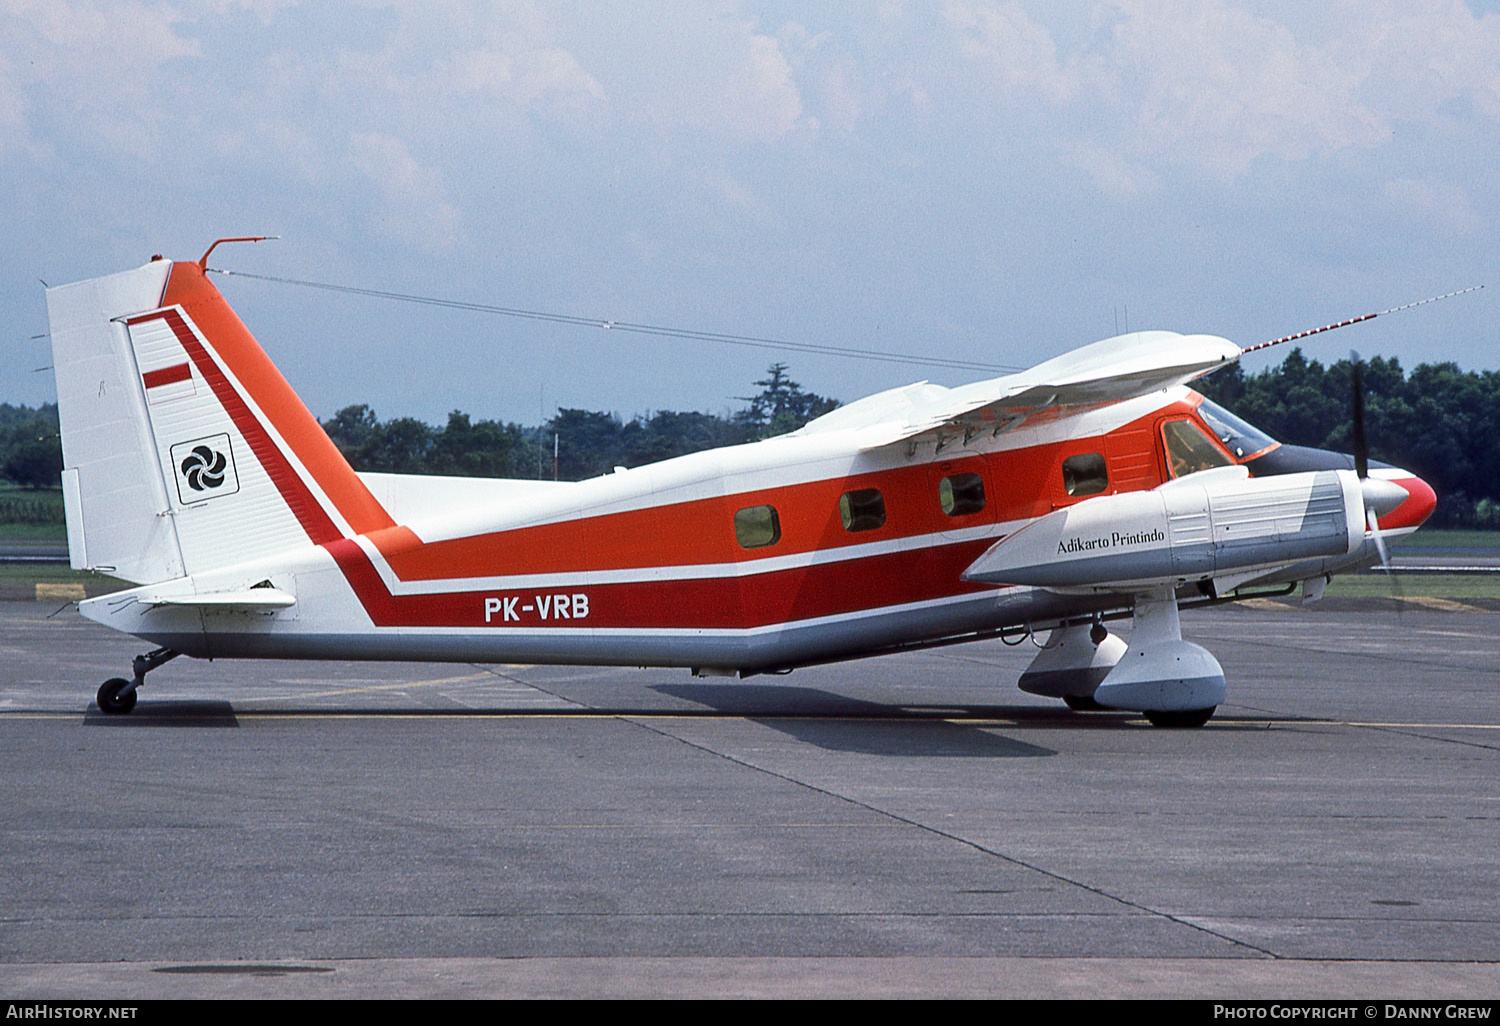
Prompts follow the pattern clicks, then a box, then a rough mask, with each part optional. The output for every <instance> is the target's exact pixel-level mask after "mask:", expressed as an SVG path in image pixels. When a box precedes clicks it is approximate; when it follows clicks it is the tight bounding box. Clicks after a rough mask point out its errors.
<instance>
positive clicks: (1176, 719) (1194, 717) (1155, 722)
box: [1146, 705, 1218, 727]
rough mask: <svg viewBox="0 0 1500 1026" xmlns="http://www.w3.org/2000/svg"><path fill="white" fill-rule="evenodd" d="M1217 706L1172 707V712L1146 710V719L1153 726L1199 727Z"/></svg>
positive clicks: (1206, 720)
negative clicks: (1202, 707)
mask: <svg viewBox="0 0 1500 1026" xmlns="http://www.w3.org/2000/svg"><path fill="white" fill-rule="evenodd" d="M1217 708H1218V706H1216V705H1212V706H1209V707H1208V708H1207V709H1174V710H1173V711H1172V712H1148V713H1146V719H1147V720H1149V721H1150V722H1151V726H1153V727H1201V726H1203V725H1204V724H1205V723H1207V722H1208V720H1209V717H1211V716H1213V714H1214V710H1215V709H1217Z"/></svg>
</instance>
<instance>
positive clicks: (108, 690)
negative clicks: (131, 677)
mask: <svg viewBox="0 0 1500 1026" xmlns="http://www.w3.org/2000/svg"><path fill="white" fill-rule="evenodd" d="M127 688H129V690H128V691H127V690H126V689H127ZM94 701H96V702H97V703H99V711H100V712H103V713H109V714H110V715H111V716H124V715H125V714H126V713H128V712H129V711H130V710H132V709H134V708H135V688H132V687H130V681H128V680H126V679H125V678H124V677H114V678H111V679H110V680H107V681H105V682H104V683H103V684H100V685H99V693H98V694H97V695H95V696H94Z"/></svg>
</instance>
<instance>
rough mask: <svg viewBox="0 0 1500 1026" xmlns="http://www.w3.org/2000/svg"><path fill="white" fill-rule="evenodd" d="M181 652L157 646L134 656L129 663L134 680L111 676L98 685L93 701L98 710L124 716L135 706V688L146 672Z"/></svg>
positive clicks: (169, 660) (139, 684)
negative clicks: (143, 653) (96, 704)
mask: <svg viewBox="0 0 1500 1026" xmlns="http://www.w3.org/2000/svg"><path fill="white" fill-rule="evenodd" d="M181 654H182V653H180V652H178V651H176V650H175V649H170V648H158V649H156V650H154V651H151V652H147V653H146V654H145V655H138V656H136V657H135V659H134V660H133V661H132V662H131V664H130V668H131V670H132V672H133V673H134V674H135V679H134V680H126V679H125V678H124V677H112V678H111V679H109V680H107V681H105V682H104V683H103V684H100V685H99V693H98V694H97V695H95V696H94V701H95V702H97V703H98V704H99V711H100V712H102V713H108V714H109V715H111V716H124V715H125V714H126V713H128V712H129V711H130V710H132V709H134V708H135V693H136V689H137V688H139V687H140V686H141V685H142V684H144V683H146V674H148V673H150V672H151V671H152V670H154V669H156V668H157V667H158V666H160V665H161V664H162V663H166V662H171V661H172V660H173V659H176V658H177V657H178V656H179V655H181Z"/></svg>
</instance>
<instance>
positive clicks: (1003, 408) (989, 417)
mask: <svg viewBox="0 0 1500 1026" xmlns="http://www.w3.org/2000/svg"><path fill="white" fill-rule="evenodd" d="M1239 357H1240V347H1239V346H1237V345H1235V344H1234V343H1233V342H1230V341H1229V340H1228V339H1223V338H1219V337H1218V336H1216V335H1179V334H1178V333H1176V332H1174V331H1138V332H1133V333H1131V334H1129V335H1120V336H1117V337H1115V338H1107V339H1105V340H1103V341H1102V342H1095V343H1093V344H1092V345H1087V346H1084V347H1083V348H1081V349H1075V350H1074V351H1072V352H1070V353H1065V354H1063V355H1062V356H1059V357H1055V358H1054V359H1051V360H1048V361H1046V362H1045V363H1040V364H1037V365H1036V366H1035V367H1032V368H1031V369H1030V370H1026V371H1022V372H1021V373H1019V374H1011V375H1007V376H1005V377H1000V378H992V379H990V380H988V381H979V382H975V383H974V384H972V385H964V386H961V387H959V388H943V387H942V386H939V385H931V384H928V383H926V382H921V383H919V384H916V385H909V386H907V387H905V388H899V389H893V390H891V391H888V392H881V393H879V394H878V395H873V396H870V397H869V398H867V399H862V400H860V401H859V402H856V403H851V404H850V405H849V406H845V407H843V408H841V409H838V410H835V411H833V412H832V413H829V414H827V415H825V416H823V417H819V418H818V419H817V420H814V421H812V422H811V423H810V424H808V425H807V426H806V427H805V428H803V429H802V430H803V431H804V432H807V433H812V432H818V431H832V430H847V429H868V431H869V433H870V437H869V439H868V440H867V441H866V442H865V444H864V446H863V447H864V448H867V449H873V448H878V447H880V446H884V445H890V444H892V443H894V442H900V441H907V440H913V439H915V438H917V437H918V436H920V435H934V434H935V435H937V436H939V440H940V441H942V440H944V439H946V438H948V437H950V436H953V435H958V434H962V435H963V436H964V438H965V440H967V439H970V438H973V437H974V436H975V435H976V434H978V433H980V432H982V431H989V432H991V433H993V434H999V433H1000V432H1001V431H1005V430H1008V429H1010V428H1012V427H1015V426H1016V425H1018V424H1020V423H1021V422H1022V421H1025V420H1028V419H1029V420H1033V421H1034V420H1035V419H1036V418H1037V417H1038V415H1041V414H1046V415H1048V416H1054V417H1056V416H1067V415H1069V414H1071V413H1076V412H1080V411H1082V410H1086V409H1093V408H1095V407H1099V406H1104V405H1107V404H1109V403H1117V402H1124V401H1125V400H1127V399H1134V398H1136V397H1137V396H1142V395H1149V394H1150V393H1152V392H1156V391H1159V390H1160V389H1164V388H1171V387H1173V386H1175V385H1181V384H1185V383H1187V382H1189V381H1193V380H1195V379H1197V378H1201V377H1202V376H1203V375H1205V374H1208V373H1210V372H1211V371H1215V370H1218V369H1219V368H1220V367H1223V366H1226V365H1227V364H1229V363H1232V362H1233V361H1235V360H1238V359H1239Z"/></svg>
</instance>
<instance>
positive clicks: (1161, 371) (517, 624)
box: [47, 240, 1436, 727]
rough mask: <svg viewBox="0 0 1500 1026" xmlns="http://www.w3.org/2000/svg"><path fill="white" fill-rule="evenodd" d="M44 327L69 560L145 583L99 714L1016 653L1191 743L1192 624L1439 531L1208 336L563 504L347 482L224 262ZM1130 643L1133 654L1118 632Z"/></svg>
mask: <svg viewBox="0 0 1500 1026" xmlns="http://www.w3.org/2000/svg"><path fill="white" fill-rule="evenodd" d="M220 241H221V242H222V241H239V240H220ZM217 245H219V243H218V242H216V243H214V246H217ZM212 251H213V247H212V246H211V247H210V248H209V252H210V253H211V252H212ZM47 306H48V316H49V320H50V326H51V340H52V347H53V353H54V366H55V372H56V377H57V395H58V415H59V419H60V421H61V433H62V447H63V460H64V469H63V472H62V487H63V497H64V508H65V512H66V521H67V535H68V549H69V555H70V562H71V564H72V566H73V567H75V568H77V569H83V570H94V571H98V572H101V573H107V574H112V575H114V576H115V577H118V578H122V579H124V580H125V581H127V582H130V583H131V584H132V585H133V587H131V588H129V589H128V590H124V591H120V592H116V593H114V594H109V595H105V596H102V597H98V598H93V599H89V600H86V601H83V602H81V603H80V604H79V610H80V612H81V613H82V614H83V615H84V616H86V617H88V618H89V619H91V620H95V621H97V622H99V623H101V624H104V625H106V626H108V627H111V628H113V629H115V630H118V631H123V632H125V633H126V634H131V635H134V636H136V637H139V638H141V639H143V640H145V641H147V642H149V643H151V644H153V645H155V646H157V647H156V648H154V649H153V650H152V651H150V652H147V653H144V654H142V655H139V656H137V657H136V658H135V659H134V661H133V664H132V673H131V676H130V677H128V678H124V677H121V678H113V679H111V680H108V681H106V682H104V684H102V685H101V686H100V688H99V690H98V693H97V696H96V701H97V704H98V707H99V709H100V710H102V711H103V712H105V713H109V714H125V713H129V712H130V711H131V709H132V708H134V707H135V705H136V699H137V693H138V691H139V689H140V688H141V686H142V685H143V684H144V683H145V678H146V675H147V673H149V672H151V671H152V670H154V669H156V668H157V667H159V666H161V665H162V664H163V663H165V662H167V661H168V660H171V659H173V658H175V657H177V656H178V655H189V656H193V657H195V658H199V659H226V658H277V659H338V660H410V661H444V660H448V661H462V662H476V663H485V662H515V663H530V664H542V663H567V664H584V665H622V666H639V667H676V668H685V669H687V670H690V671H691V672H692V673H693V674H695V675H698V676H739V677H748V676H751V675H754V674H761V673H785V672H789V671H791V670H793V669H795V668H798V667H806V666H811V665H817V664H822V663H829V662H834V661H839V660H849V659H856V658H861V657H867V656H878V655H883V654H889V653H894V652H901V651H908V650H912V649H919V648H924V647H932V646H938V645H948V644H955V643H959V642H964V641H974V640H982V639H993V638H996V637H999V638H1002V639H1004V640H1006V641H1008V642H1011V643H1013V644H1019V643H1021V642H1022V641H1025V640H1027V639H1030V640H1031V642H1032V644H1033V645H1034V646H1035V648H1036V655H1035V657H1034V659H1033V660H1032V662H1031V664H1030V666H1029V667H1028V668H1027V669H1026V671H1025V672H1024V673H1022V675H1021V677H1020V680H1019V686H1020V688H1021V689H1022V690H1023V691H1026V692H1028V693H1032V694H1036V695H1042V696H1048V697H1051V698H1056V699H1060V700H1062V701H1063V702H1065V703H1066V704H1067V705H1068V706H1069V707H1071V708H1073V709H1075V710H1080V711H1082V710H1091V709H1116V710H1127V711H1131V712H1135V713H1139V714H1142V715H1143V716H1144V717H1145V718H1146V719H1147V720H1148V721H1150V722H1151V723H1152V724H1154V725H1156V726H1161V727H1196V726H1201V725H1202V724H1204V723H1206V722H1207V721H1208V719H1209V718H1210V717H1211V716H1212V715H1213V712H1214V710H1215V709H1216V708H1217V707H1218V706H1219V705H1220V704H1221V703H1222V702H1223V701H1224V699H1225V694H1226V683H1225V678H1224V673H1223V670H1222V668H1221V667H1220V665H1219V663H1218V661H1217V660H1216V659H1215V658H1214V657H1213V655H1212V654H1211V653H1209V652H1208V651H1207V650H1206V649H1204V648H1203V647H1202V646H1199V645H1196V644H1194V643H1192V642H1190V641H1186V640H1184V639H1183V637H1182V631H1181V625H1180V620H1179V615H1178V614H1179V609H1180V608H1182V607H1191V606H1196V605H1202V604H1212V603H1216V602H1223V601H1232V600H1235V599H1237V598H1243V597H1246V596H1249V595H1254V594H1267V593H1269V592H1270V591H1271V590H1274V592H1275V593H1277V594H1290V593H1291V592H1292V591H1294V590H1295V589H1296V588H1297V587H1298V586H1299V585H1300V587H1301V589H1302V593H1303V598H1304V601H1310V600H1316V599H1317V598H1318V597H1320V596H1321V595H1322V593H1323V589H1324V586H1325V585H1326V584H1327V582H1328V581H1329V580H1330V579H1331V578H1332V576H1333V575H1334V574H1338V573H1345V572H1350V571H1353V570H1356V569H1360V568H1364V567H1367V566H1371V565H1373V564H1374V563H1376V562H1377V561H1384V558H1385V555H1384V553H1385V543H1386V540H1387V539H1390V538H1393V537H1399V536H1401V535H1404V534H1408V533H1410V532H1411V531H1414V530H1416V529H1417V528H1418V527H1419V526H1420V525H1421V524H1422V523H1423V521H1425V520H1426V519H1427V518H1428V516H1429V515H1430V514H1431V513H1432V511H1433V508H1434V505H1435V503H1436V496H1435V495H1434V493H1433V490H1432V488H1431V487H1430V486H1428V484H1427V483H1426V482H1424V481H1423V480H1421V479H1420V478H1419V477H1418V476H1417V475H1415V474H1413V473H1410V472H1409V471H1405V470H1402V469H1400V468H1396V467H1390V466H1385V465H1382V464H1376V463H1371V462H1369V461H1368V458H1367V456H1366V455H1365V454H1364V452H1363V442H1362V440H1361V441H1360V442H1359V443H1358V444H1357V446H1356V449H1357V450H1359V451H1357V452H1356V453H1355V454H1354V456H1353V457H1351V456H1349V455H1345V454H1341V453H1334V452H1326V451H1322V450H1316V449H1307V448H1299V447H1295V446H1290V445H1282V444H1280V443H1278V442H1277V441H1275V440H1274V439H1272V438H1271V437H1269V436H1268V435H1266V434H1265V433H1263V432H1261V431H1260V430H1258V429H1256V428H1255V427H1253V426H1252V425H1250V424H1248V423H1246V422H1245V421H1243V420H1241V419H1240V418H1238V417H1235V416H1234V415H1233V414H1231V413H1229V412H1228V411H1226V410H1224V409H1222V408H1221V407H1219V406H1217V405H1215V404H1214V403H1213V402H1210V401H1208V400H1207V399H1205V398H1204V397H1203V396H1202V395H1200V394H1198V393H1197V392H1195V391H1193V390H1192V389H1191V388H1190V387H1188V386H1189V383H1190V382H1192V381H1194V380H1196V379H1198V378H1200V377H1202V376H1203V375H1206V374H1209V373H1211V372H1213V371H1215V370H1219V369H1221V368H1223V367H1226V366H1228V365H1229V364H1232V363H1234V362H1235V361H1236V360H1238V359H1239V358H1240V356H1241V355H1242V353H1243V352H1246V351H1248V350H1242V349H1241V348H1240V347H1239V346H1237V345H1235V344H1234V343H1232V342H1230V341H1228V340H1227V339H1223V338H1219V337H1216V336H1212V335H1201V334H1197V335H1181V334H1177V333H1175V332H1170V331H1137V332H1132V333H1129V334H1125V335H1121V336H1118V337H1114V338H1109V339H1105V340H1103V341H1101V342H1096V343H1094V344H1092V345H1087V346H1084V347H1082V348H1080V349H1077V350H1075V351H1073V352H1070V353H1067V354H1065V355H1063V356H1059V357H1057V358H1055V359H1050V360H1047V361H1046V362H1044V363H1041V364H1039V365H1037V366H1035V367H1032V368H1031V369H1029V370H1026V371H1023V372H1021V373H1018V374H1011V375H1006V376H1003V377H998V378H994V379H992V380H987V381H980V382H976V383H973V384H969V385H964V386H961V387H956V388H946V387H942V386H938V385H933V384H929V383H926V382H921V383H918V384H913V385H908V386H905V387H901V388H895V389H891V390H889V391H885V392H881V393H878V394H876V395H872V396H869V397H867V398H864V399H861V400H858V401H857V402H852V403H849V404H848V405H846V406H843V407H840V408H838V409H836V410H834V411H833V412H831V413H828V414H826V415H824V416H822V417H819V418H817V419H816V420H813V421H811V422H809V423H808V424H807V425H806V426H804V427H802V428H801V429H799V430H796V431H793V432H791V433H789V434H785V435H782V436H779V437H775V438H770V439H767V440H764V441H759V442H753V443H749V444H744V445H736V446H731V447H727V448H721V449H716V450H711V451H707V452H699V453H693V454H690V455H686V456H680V457H677V458H674V459H669V460H665V461H663V462H660V463H656V464H652V465H649V466H643V467H638V468H634V469H624V468H617V469H616V471H615V472H614V473H611V474H607V475H604V476H601V477H596V478H593V479H591V480H586V481H578V482H554V481H527V480H499V479H476V478H453V477H435V476H422V475H396V474H384V473H363V472H356V471H355V470H354V469H353V468H351V466H350V465H349V463H348V461H347V460H346V459H345V458H344V456H343V455H342V453H341V452H340V451H339V449H338V448H337V447H336V446H335V445H334V443H333V442H332V441H331V440H330V439H329V437H328V435H327V434H326V433H325V432H324V431H323V429H322V427H321V425H320V424H319V423H318V421H317V419H316V418H315V417H314V416H313V415H312V414H311V413H310V412H309V411H308V409H307V407H306V406H305V405H303V403H302V401H301V400H300V399H298V397H297V395H296V393H295V392H294V391H293V390H292V387H291V386H290V385H289V384H288V383H287V382H286V380H285V379H284V378H283V377H282V375H281V374H280V372H279V371H278V370H277V369H276V367H275V366H274V365H273V364H272V362H271V360H270V359H269V357H268V356H267V355H266V353H265V352H264V351H263V350H262V349H261V347H260V345H259V344H258V343H257V342H256V341H255V339H254V337H253V336H252V335H251V334H250V332H249V331H248V330H247V329H246V328H245V326H244V325H243V324H242V323H241V321H240V319H239V318H238V316H236V314H235V313H234V311H233V310H231V309H230V307H229V304H228V303H227V302H226V301H225V299H224V297H223V296H222V295H221V294H220V293H219V291H218V289H217V288H216V287H215V286H214V285H213V283H212V282H210V280H209V278H208V253H205V254H204V255H203V258H202V259H201V260H199V261H196V262H189V261H173V260H167V259H164V258H162V257H153V258H152V259H151V260H150V261H149V262H147V263H146V264H144V265H142V266H140V267H138V268H135V269H134V270H128V271H123V272H120V273H116V274H111V275H108V276H105V277H101V278H95V279H92V280H88V281H82V282H77V283H74V284H71V285H63V286H59V287H54V288H49V289H48V290H47ZM1346 323H1347V322H1346ZM1329 327H1336V325H1330V326H1329ZM1317 330H1326V329H1317ZM1306 334H1310V332H1304V333H1299V335H1297V336H1288V337H1289V338H1292V337H1302V336H1303V335H1306ZM1252 348H1259V347H1252ZM1356 427H1357V428H1359V429H1360V430H1359V434H1361V435H1362V423H1361V424H1359V425H1356ZM1126 618H1129V619H1130V620H1131V630H1130V635H1129V639H1128V641H1127V640H1125V639H1122V638H1121V637H1119V636H1118V635H1116V634H1115V633H1113V632H1112V631H1111V630H1110V629H1109V627H1108V626H1106V624H1107V623H1109V622H1113V621H1115V620H1123V619H1126Z"/></svg>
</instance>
